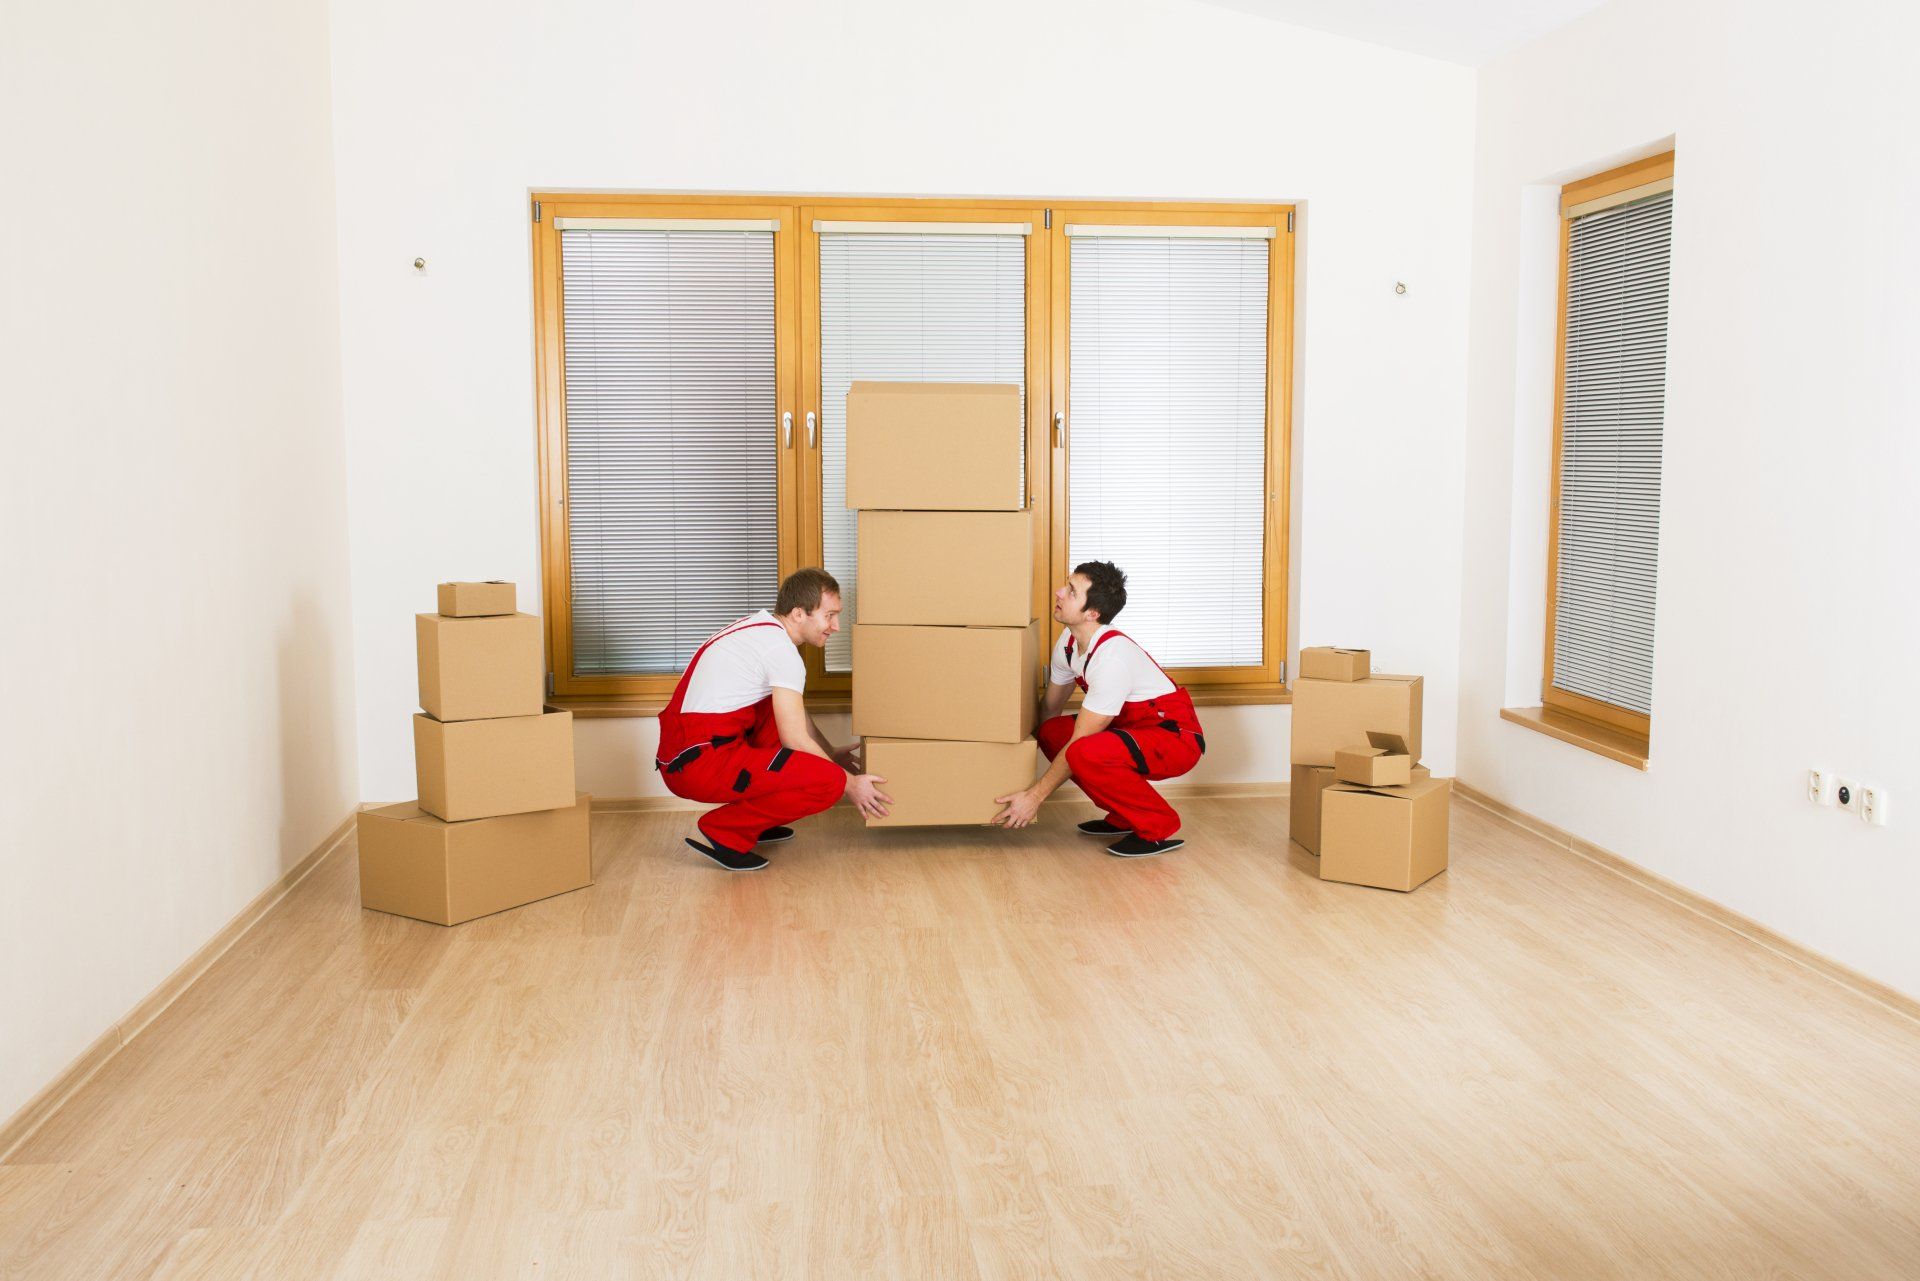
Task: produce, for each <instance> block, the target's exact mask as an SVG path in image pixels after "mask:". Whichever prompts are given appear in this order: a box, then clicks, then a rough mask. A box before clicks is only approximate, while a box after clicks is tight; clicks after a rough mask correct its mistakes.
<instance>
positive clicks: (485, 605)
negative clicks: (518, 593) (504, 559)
mask: <svg viewBox="0 0 1920 1281" xmlns="http://www.w3.org/2000/svg"><path fill="white" fill-rule="evenodd" d="M439 597H440V600H439V609H440V612H441V613H442V614H445V615H446V616H447V617H449V618H479V617H483V616H485V615H488V614H511V613H512V612H513V611H514V609H515V602H514V597H513V584H512V583H509V582H506V581H504V580H502V579H497V578H496V579H493V580H492V581H490V582H485V583H442V584H440V591H439Z"/></svg>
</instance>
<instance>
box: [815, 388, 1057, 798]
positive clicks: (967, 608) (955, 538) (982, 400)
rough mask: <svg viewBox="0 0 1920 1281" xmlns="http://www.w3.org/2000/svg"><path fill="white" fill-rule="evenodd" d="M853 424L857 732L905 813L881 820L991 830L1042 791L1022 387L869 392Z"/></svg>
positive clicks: (862, 393)
mask: <svg viewBox="0 0 1920 1281" xmlns="http://www.w3.org/2000/svg"><path fill="white" fill-rule="evenodd" d="M846 421H847V506H848V507H849V508H852V509H854V510H857V511H858V512H859V513H860V515H859V559H860V569H859V574H860V582H859V593H858V604H857V607H856V608H857V610H858V617H857V618H856V619H855V620H854V625H853V671H854V678H853V732H854V733H855V734H858V735H859V736H860V737H861V738H862V740H864V742H865V744H866V767H867V771H868V772H869V773H872V774H878V775H879V776H880V777H882V778H884V779H886V780H887V782H886V786H885V789H884V790H885V791H886V792H887V793H888V795H890V796H892V797H893V801H894V804H893V809H892V812H891V813H890V814H888V816H887V817H886V818H883V819H871V818H870V819H868V820H867V824H868V826H870V827H929V826H935V825H940V824H962V823H986V822H988V821H990V820H991V819H992V818H993V816H994V815H995V814H996V813H997V812H998V811H999V809H1000V807H999V806H997V805H995V804H994V803H993V798H994V797H996V796H1004V795H1006V794H1007V793H1009V792H1015V791H1019V790H1020V789H1021V788H1023V787H1026V786H1027V785H1028V784H1029V783H1031V782H1032V781H1033V778H1034V775H1035V773H1036V772H1037V759H1038V752H1039V745H1038V744H1037V743H1035V742H1034V741H1033V722H1034V712H1035V695H1034V677H1035V673H1036V672H1037V671H1038V662H1039V647H1040V625H1039V622H1038V621H1037V620H1036V619H1035V618H1034V616H1033V554H1034V553H1033V513H1032V512H1031V511H1029V510H1028V508H1027V501H1026V493H1025V491H1024V489H1023V487H1022V483H1021V475H1020V453H1021V447H1022V438H1023V433H1022V431H1021V422H1020V389H1019V388H1018V387H1014V386H1004V385H983V384H972V383H875V382H857V383H854V384H853V387H852V389H851V390H850V391H849V392H848V393H847V420H846Z"/></svg>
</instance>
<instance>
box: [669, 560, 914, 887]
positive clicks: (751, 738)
mask: <svg viewBox="0 0 1920 1281" xmlns="http://www.w3.org/2000/svg"><path fill="white" fill-rule="evenodd" d="M839 630H840V584H839V583H837V582H835V581H834V578H833V575H831V574H829V573H827V571H826V570H824V569H801V570H795V571H794V572H793V574H791V575H790V576H789V577H788V578H787V581H786V582H784V583H782V584H780V595H779V598H778V600H776V601H775V603H774V607H773V612H772V613H769V612H767V611H766V610H764V609H763V610H760V611H759V612H758V613H755V614H750V615H748V616H747V617H746V618H743V619H741V620H740V621H739V622H737V623H735V624H733V625H732V626H731V627H726V628H723V629H721V630H720V632H718V633H717V634H716V635H715V636H714V637H713V638H712V639H711V640H709V641H707V643H706V644H704V645H702V646H701V647H700V648H699V649H698V650H697V651H695V652H694V655H693V658H692V659H691V660H690V661H689V662H688V663H687V670H686V671H685V672H684V673H682V674H681V677H680V683H679V684H678V685H676V686H674V688H673V698H672V699H671V700H669V701H668V703H667V705H666V707H665V708H663V709H662V710H661V712H660V750H659V752H658V753H657V754H656V756H655V757H654V768H656V769H658V770H659V771H660V774H661V778H662V779H663V780H664V781H665V782H666V785H667V790H668V791H670V792H672V793H673V794H674V795H675V796H683V797H685V798H686V799H688V800H690V801H710V802H716V803H718V804H719V806H720V808H719V809H716V810H709V811H708V812H707V813H705V814H702V815H701V816H700V819H699V821H698V822H697V823H696V824H695V825H694V831H693V833H692V834H691V835H689V836H688V837H687V844H688V845H690V846H692V847H693V848H694V849H696V850H698V851H699V852H700V853H702V854H704V855H706V856H707V857H708V858H710V859H712V860H713V861H714V862H716V863H718V864H719V865H720V866H721V867H724V868H726V869H727V870H728V871H732V872H757V871H759V870H760V869H761V868H763V867H765V866H766V865H767V860H766V859H764V858H762V857H760V855H758V854H756V853H754V852H753V847H754V846H755V845H760V844H772V843H774V842H777V841H785V840H791V839H792V838H793V829H792V828H790V827H786V826H784V824H787V823H791V822H792V821H794V820H795V819H799V818H805V817H806V816H807V815H809V814H818V813H819V812H820V811H821V810H824V809H826V808H828V807H829V806H831V805H832V804H833V803H834V802H835V801H837V800H839V799H840V797H841V796H842V795H843V794H844V795H847V796H850V797H852V798H853V803H854V804H855V805H856V806H857V807H858V808H859V810H860V812H861V813H862V814H867V815H870V816H872V817H875V818H883V817H885V816H886V813H887V806H888V805H889V804H890V803H891V800H892V798H890V797H888V796H887V795H886V794H885V793H883V792H881V791H880V790H879V789H878V787H877V786H876V784H879V783H884V782H886V781H887V780H886V779H884V778H875V777H874V776H873V775H871V774H859V775H851V774H849V772H848V770H847V769H846V768H843V767H846V766H851V765H853V764H854V763H855V761H856V759H857V757H858V746H857V745H856V746H853V747H847V748H843V749H840V750H838V751H836V750H835V749H834V747H833V745H832V744H830V743H829V742H827V740H826V739H825V737H823V736H822V735H821V733H820V729H819V727H818V726H817V725H815V724H814V723H813V718H812V717H810V716H808V715H807V707H806V703H805V702H804V701H802V698H801V696H802V694H803V693H804V692H805V691H806V687H807V665H806V663H805V662H804V661H803V660H802V659H801V657H800V649H799V647H800V646H801V645H825V644H826V643H827V637H829V636H831V635H833V634H834V633H835V632H837V631H839Z"/></svg>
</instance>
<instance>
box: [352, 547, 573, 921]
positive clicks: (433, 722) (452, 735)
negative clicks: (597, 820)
mask: <svg viewBox="0 0 1920 1281" xmlns="http://www.w3.org/2000/svg"><path fill="white" fill-rule="evenodd" d="M414 633H415V639H416V641H417V643H418V649H419V669H420V706H421V708H422V709H423V712H422V714H420V715H416V716H415V717H414V718H413V759H414V775H415V780H416V782H417V783H418V785H419V791H420V799H419V800H418V801H409V802H406V803H404V804H400V805H388V806H385V807H384V808H381V809H374V810H367V811H365V812H363V813H362V814H361V815H360V820H359V832H360V902H361V904H362V905H363V906H366V907H370V908H374V909H375V910H377V911H381V912H393V913H396V914H397V915H400V916H411V917H414V918H416V919H418V920H422V921H433V922H436V923H438V924H440V925H458V924H459V923H460V922H462V921H469V920H472V919H473V918H474V917H477V916H487V915H489V914H491V913H494V912H500V911H505V910H506V909H507V908H510V907H519V906H520V905H521V904H523V903H531V902H533V901H534V900H535V899H543V898H547V897H549V896H551V895H554V894H562V893H565V892H566V891H568V890H575V889H579V888H581V887H582V886H586V885H591V884H592V883H593V856H592V851H591V843H590V841H589V838H588V818H587V811H588V797H587V796H586V795H585V794H584V793H576V792H575V791H574V790H573V715H572V713H570V712H548V711H546V710H545V706H544V697H543V695H544V689H543V685H544V675H545V667H546V664H545V663H544V662H543V661H542V651H541V644H540V620H539V619H537V618H535V617H534V616H533V615H531V614H520V613H516V612H514V588H513V584H512V583H500V582H494V583H442V584H440V611H439V612H438V613H436V614H420V615H418V616H416V618H415V623H414Z"/></svg>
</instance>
